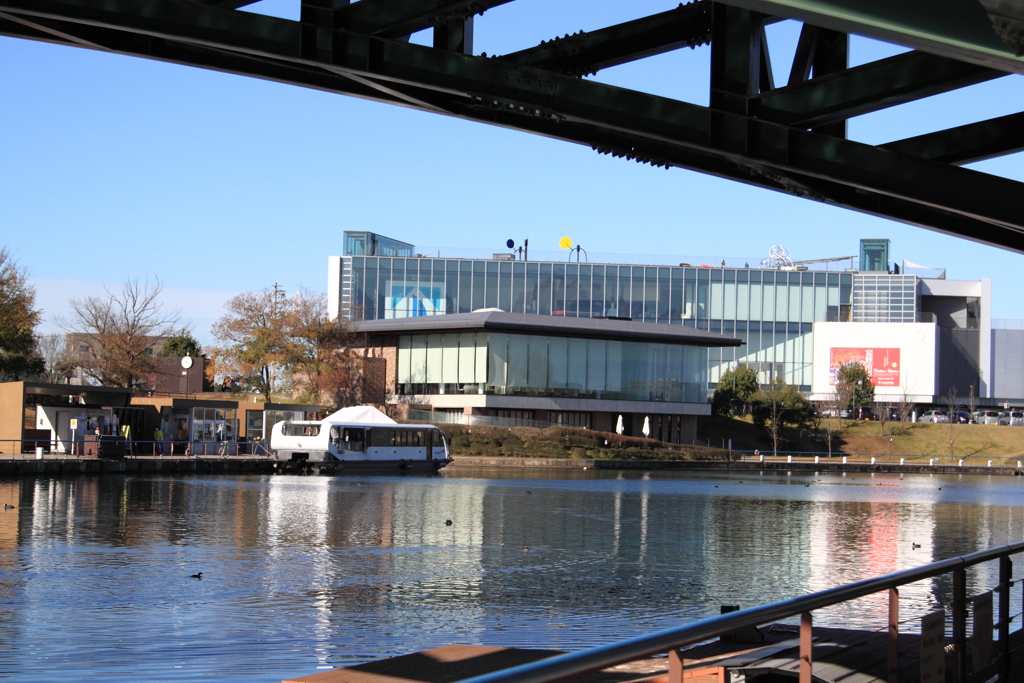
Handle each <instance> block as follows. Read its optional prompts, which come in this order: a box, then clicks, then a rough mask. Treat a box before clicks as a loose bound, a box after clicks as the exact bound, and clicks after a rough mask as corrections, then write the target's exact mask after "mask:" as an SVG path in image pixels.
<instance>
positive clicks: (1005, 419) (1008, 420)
mask: <svg viewBox="0 0 1024 683" xmlns="http://www.w3.org/2000/svg"><path fill="white" fill-rule="evenodd" d="M999 424H1001V425H1010V426H1012V427H1020V426H1024V412H1021V411H1019V410H1007V411H1004V412H1002V413H999Z"/></svg>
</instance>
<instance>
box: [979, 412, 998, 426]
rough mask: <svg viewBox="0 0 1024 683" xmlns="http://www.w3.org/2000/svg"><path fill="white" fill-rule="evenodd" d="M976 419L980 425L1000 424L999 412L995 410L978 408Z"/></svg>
mask: <svg viewBox="0 0 1024 683" xmlns="http://www.w3.org/2000/svg"><path fill="white" fill-rule="evenodd" d="M974 421H975V422H976V423H977V424H980V425H997V424H999V413H998V412H996V411H995V410H976V411H974Z"/></svg>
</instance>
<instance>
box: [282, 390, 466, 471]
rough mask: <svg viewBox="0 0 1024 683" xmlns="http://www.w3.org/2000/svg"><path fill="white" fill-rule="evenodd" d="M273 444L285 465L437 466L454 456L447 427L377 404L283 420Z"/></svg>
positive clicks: (334, 467)
mask: <svg viewBox="0 0 1024 683" xmlns="http://www.w3.org/2000/svg"><path fill="white" fill-rule="evenodd" d="M270 450H271V453H272V457H273V458H274V459H275V460H278V461H279V462H281V463H287V465H283V467H285V468H287V467H308V466H315V467H317V468H318V469H320V470H322V471H342V470H344V471H357V472H369V471H387V470H394V469H398V470H416V471H434V470H439V469H441V468H442V467H444V466H445V465H447V464H448V463H450V462H452V458H451V455H450V452H451V451H450V448H449V446H448V437H447V436H445V433H444V432H443V431H441V430H440V429H438V428H437V427H435V426H433V425H411V424H399V423H397V422H395V421H394V420H392V419H391V418H390V417H388V416H387V415H385V414H384V413H382V412H380V411H379V410H377V409H376V408H373V407H372V406H353V407H351V408H342V409H341V410H339V411H338V412H336V413H332V414H331V415H328V416H327V417H325V418H324V419H323V420H315V421H313V420H285V421H283V422H278V423H277V424H275V425H274V427H273V429H272V430H271V435H270Z"/></svg>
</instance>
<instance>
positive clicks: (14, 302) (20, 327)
mask: <svg viewBox="0 0 1024 683" xmlns="http://www.w3.org/2000/svg"><path fill="white" fill-rule="evenodd" d="M35 302H36V293H35V290H34V289H32V287H31V286H29V284H28V272H27V271H26V270H25V269H24V268H19V267H18V264H17V263H16V262H15V260H14V257H12V256H11V254H10V252H9V251H7V248H6V247H4V248H2V249H0V379H12V380H19V379H24V378H25V377H28V376H33V375H37V374H39V373H41V372H42V371H43V369H44V364H43V360H42V358H40V357H39V355H38V354H37V353H36V349H35V346H36V340H35V337H34V336H33V334H32V331H33V330H34V329H35V326H36V324H38V322H39V315H40V313H39V311H37V310H36V309H35Z"/></svg>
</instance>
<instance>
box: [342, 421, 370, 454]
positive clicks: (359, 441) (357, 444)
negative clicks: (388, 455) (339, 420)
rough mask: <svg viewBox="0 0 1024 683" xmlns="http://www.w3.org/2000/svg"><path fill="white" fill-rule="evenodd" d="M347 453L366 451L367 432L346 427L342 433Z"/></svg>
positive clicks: (359, 428) (358, 428)
mask: <svg viewBox="0 0 1024 683" xmlns="http://www.w3.org/2000/svg"><path fill="white" fill-rule="evenodd" d="M341 438H342V441H343V442H344V444H345V445H344V447H345V450H346V451H365V450H366V430H365V429H363V428H362V427H345V428H344V429H342V433H341Z"/></svg>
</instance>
